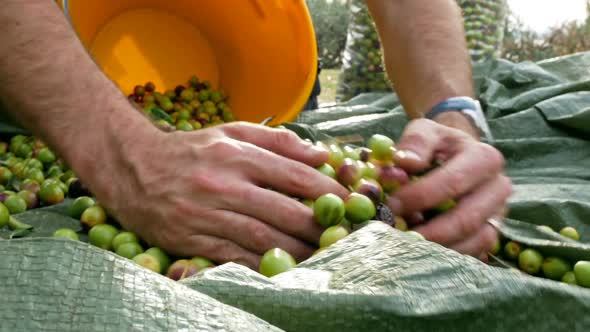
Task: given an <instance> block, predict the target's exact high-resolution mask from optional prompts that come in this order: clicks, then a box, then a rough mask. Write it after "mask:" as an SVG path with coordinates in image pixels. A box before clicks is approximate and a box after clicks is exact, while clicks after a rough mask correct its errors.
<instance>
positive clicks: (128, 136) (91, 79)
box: [0, 0, 155, 184]
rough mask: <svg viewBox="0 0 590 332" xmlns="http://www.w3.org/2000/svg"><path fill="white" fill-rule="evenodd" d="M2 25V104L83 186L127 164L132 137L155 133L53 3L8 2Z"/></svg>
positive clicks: (34, 0)
mask: <svg viewBox="0 0 590 332" xmlns="http://www.w3.org/2000/svg"><path fill="white" fill-rule="evenodd" d="M0 26H2V27H3V29H2V30H3V31H2V34H0V45H2V46H1V47H0V98H2V101H3V104H4V105H5V106H6V108H7V110H8V111H11V113H12V114H13V115H14V116H15V117H16V118H17V119H18V120H19V121H20V122H21V123H22V124H23V125H24V126H26V127H27V128H29V129H30V130H32V131H33V132H34V134H36V135H38V136H40V137H41V138H42V139H44V140H45V141H46V142H47V143H48V144H49V145H50V146H51V147H52V148H53V149H55V150H56V152H58V154H59V155H61V156H63V157H64V158H65V160H67V161H68V163H70V165H71V166H72V167H73V168H74V169H75V170H76V172H77V173H78V175H79V176H80V177H81V178H82V179H84V180H85V181H87V182H89V183H90V184H92V183H94V182H102V181H103V180H107V179H100V178H98V179H95V176H97V175H100V174H105V173H108V172H104V169H105V168H107V167H109V166H111V165H113V164H118V162H119V161H121V160H122V159H121V157H122V156H117V155H116V153H126V151H125V150H124V149H125V147H127V146H129V144H127V143H129V142H131V141H133V140H134V138H133V137H135V139H138V138H139V137H140V136H141V135H144V134H145V135H150V133H153V131H154V130H155V129H154V128H152V127H151V126H148V124H149V122H148V120H147V119H146V118H145V117H143V116H142V115H141V114H140V113H138V112H134V111H133V110H132V109H131V107H130V106H129V103H128V101H127V100H126V98H125V96H123V95H122V94H121V92H120V91H119V90H118V88H117V87H116V86H115V84H113V83H112V82H111V81H110V80H108V79H107V78H106V77H105V75H103V74H102V72H101V71H100V70H99V68H98V67H97V65H96V64H95V63H94V62H93V61H92V60H91V58H90V57H89V56H88V54H87V53H86V51H85V49H84V48H83V46H82V44H81V43H80V42H79V40H78V39H77V36H76V35H75V33H74V32H73V30H72V29H71V27H70V25H69V24H68V22H67V21H66V19H65V17H64V15H63V14H62V13H61V11H60V10H59V8H58V6H57V5H56V4H55V3H54V2H53V1H46V0H29V1H26V2H24V3H23V2H22V1H19V0H10V1H5V2H4V3H3V7H2V11H0ZM113 146H117V147H120V148H118V149H112V147H113ZM98 156H100V157H101V158H102V160H97V158H98ZM115 159H118V160H115ZM99 168H100V169H103V172H97V170H98V169H99Z"/></svg>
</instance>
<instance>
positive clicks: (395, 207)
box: [387, 197, 403, 216]
mask: <svg viewBox="0 0 590 332" xmlns="http://www.w3.org/2000/svg"><path fill="white" fill-rule="evenodd" d="M387 206H389V208H390V209H391V212H393V214H394V215H396V216H399V215H400V214H401V213H402V211H403V206H402V201H400V200H399V199H398V198H395V197H390V198H389V199H388V200H387Z"/></svg>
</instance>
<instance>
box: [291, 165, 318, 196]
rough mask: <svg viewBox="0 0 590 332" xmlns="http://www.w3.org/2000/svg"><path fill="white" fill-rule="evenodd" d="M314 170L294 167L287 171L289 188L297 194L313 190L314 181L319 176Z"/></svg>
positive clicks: (298, 166)
mask: <svg viewBox="0 0 590 332" xmlns="http://www.w3.org/2000/svg"><path fill="white" fill-rule="evenodd" d="M317 173H318V172H316V171H315V170H314V169H313V168H311V167H306V166H300V165H296V166H292V167H289V168H288V171H287V188H292V190H294V191H295V192H297V193H302V192H308V191H309V190H310V189H312V183H316V181H314V180H313V179H314V178H315V177H316V176H317Z"/></svg>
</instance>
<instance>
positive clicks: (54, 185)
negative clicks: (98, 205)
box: [0, 135, 79, 230]
mask: <svg viewBox="0 0 590 332" xmlns="http://www.w3.org/2000/svg"><path fill="white" fill-rule="evenodd" d="M78 187H79V181H78V180H77V178H76V176H75V174H74V172H73V171H72V170H70V169H69V168H68V166H67V165H65V163H64V162H63V161H62V160H60V159H58V158H57V157H56V155H55V154H54V153H53V152H52V151H51V150H50V149H49V148H48V147H47V146H46V145H45V144H44V143H43V142H42V141H41V140H39V139H35V138H34V137H31V136H24V135H15V136H13V137H11V138H10V139H9V140H8V141H0V229H1V228H3V227H5V226H7V225H8V227H10V228H11V229H12V230H16V229H28V228H31V226H29V225H26V224H24V223H22V222H20V221H18V220H17V219H15V218H13V217H12V215H16V214H19V213H22V212H25V211H27V210H30V209H35V208H37V207H43V206H49V205H54V204H57V203H60V202H62V201H63V200H64V199H65V197H66V195H67V194H68V192H69V191H70V188H72V189H73V190H74V191H76V190H77V188H78Z"/></svg>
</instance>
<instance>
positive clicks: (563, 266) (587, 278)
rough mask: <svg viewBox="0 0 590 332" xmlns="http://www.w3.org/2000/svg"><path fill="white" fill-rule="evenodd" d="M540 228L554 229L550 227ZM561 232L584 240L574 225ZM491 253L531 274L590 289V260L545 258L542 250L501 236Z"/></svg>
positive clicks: (550, 230)
mask: <svg viewBox="0 0 590 332" xmlns="http://www.w3.org/2000/svg"><path fill="white" fill-rule="evenodd" d="M539 228H540V229H544V230H545V231H548V232H554V230H553V229H552V228H551V227H549V226H545V225H544V226H539ZM559 234H561V235H562V236H565V237H567V238H570V239H572V240H575V241H579V240H580V235H579V234H578V231H577V230H576V229H575V228H573V227H564V228H563V229H561V230H560V231H559ZM490 253H491V254H492V255H494V256H497V257H499V258H503V259H505V260H507V261H508V262H511V263H513V264H514V265H515V266H516V268H518V269H519V270H520V271H523V272H525V273H527V274H530V275H533V276H536V277H542V278H547V279H551V280H556V281H561V282H564V283H567V284H571V285H579V286H582V287H586V288H590V261H584V260H579V261H576V262H571V261H569V260H567V259H564V258H562V257H557V256H547V257H543V255H542V254H541V252H540V251H539V250H538V249H536V248H534V247H527V246H526V245H524V244H522V243H519V242H517V241H513V240H510V239H498V241H497V242H496V245H495V246H494V248H493V249H492V251H491V252H490Z"/></svg>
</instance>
